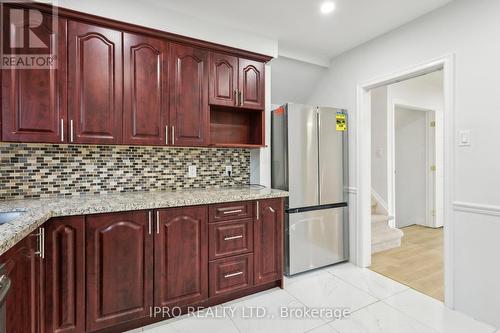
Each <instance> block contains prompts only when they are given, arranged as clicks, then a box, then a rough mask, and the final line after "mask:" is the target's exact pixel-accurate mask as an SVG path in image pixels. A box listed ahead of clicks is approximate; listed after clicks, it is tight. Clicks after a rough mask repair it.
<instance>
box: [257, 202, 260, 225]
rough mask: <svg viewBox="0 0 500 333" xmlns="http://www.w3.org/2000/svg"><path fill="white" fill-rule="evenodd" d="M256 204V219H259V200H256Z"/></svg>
mask: <svg viewBox="0 0 500 333" xmlns="http://www.w3.org/2000/svg"><path fill="white" fill-rule="evenodd" d="M256 204H257V207H256V211H257V220H259V219H260V207H259V202H258V201H257V202H256Z"/></svg>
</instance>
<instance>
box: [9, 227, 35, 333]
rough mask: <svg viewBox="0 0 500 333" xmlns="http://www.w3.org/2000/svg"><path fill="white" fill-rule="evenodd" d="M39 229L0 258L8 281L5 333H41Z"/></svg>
mask: <svg viewBox="0 0 500 333" xmlns="http://www.w3.org/2000/svg"><path fill="white" fill-rule="evenodd" d="M41 230H43V229H42V228H40V229H38V230H37V231H35V232H34V233H32V234H30V235H29V236H27V237H26V238H25V239H23V240H21V241H20V242H19V243H17V244H16V245H15V246H14V247H13V248H11V249H10V250H9V251H8V252H7V253H6V254H4V255H3V256H2V257H1V262H2V263H4V264H5V265H6V272H7V275H8V277H9V278H10V280H11V288H10V291H9V294H8V296H7V301H6V303H5V308H6V319H5V321H6V322H5V326H6V332H22V333H39V332H42V328H43V316H42V313H43V303H42V300H43V294H44V289H43V288H44V284H43V268H44V262H43V258H42V257H43V240H42V237H43V231H41Z"/></svg>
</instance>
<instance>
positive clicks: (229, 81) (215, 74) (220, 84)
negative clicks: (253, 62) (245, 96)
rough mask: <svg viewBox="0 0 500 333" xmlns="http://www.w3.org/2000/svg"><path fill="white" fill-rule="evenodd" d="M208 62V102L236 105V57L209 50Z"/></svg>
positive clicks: (237, 101) (237, 69)
mask: <svg viewBox="0 0 500 333" xmlns="http://www.w3.org/2000/svg"><path fill="white" fill-rule="evenodd" d="M209 63H210V82H209V86H210V88H209V91H210V99H209V102H210V104H211V105H220V106H238V103H239V100H238V97H239V95H238V71H239V68H238V57H234V56H231V55H227V54H221V53H215V52H211V53H210V56H209Z"/></svg>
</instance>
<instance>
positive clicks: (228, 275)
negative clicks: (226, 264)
mask: <svg viewBox="0 0 500 333" xmlns="http://www.w3.org/2000/svg"><path fill="white" fill-rule="evenodd" d="M238 275H243V272H238V273H232V274H226V275H224V279H227V278H230V277H233V276H238Z"/></svg>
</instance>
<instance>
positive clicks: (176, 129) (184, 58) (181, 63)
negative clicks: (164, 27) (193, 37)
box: [170, 44, 209, 146]
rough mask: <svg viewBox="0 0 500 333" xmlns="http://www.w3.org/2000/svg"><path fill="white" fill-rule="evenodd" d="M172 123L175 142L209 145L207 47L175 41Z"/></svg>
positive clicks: (173, 48) (171, 104)
mask: <svg viewBox="0 0 500 333" xmlns="http://www.w3.org/2000/svg"><path fill="white" fill-rule="evenodd" d="M170 58H171V69H170V73H171V75H172V78H171V81H170V124H171V136H172V142H171V144H172V145H175V146H206V145H208V126H209V110H208V51H207V50H204V49H198V48H194V47H190V46H185V45H180V44H172V46H171V57H170Z"/></svg>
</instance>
